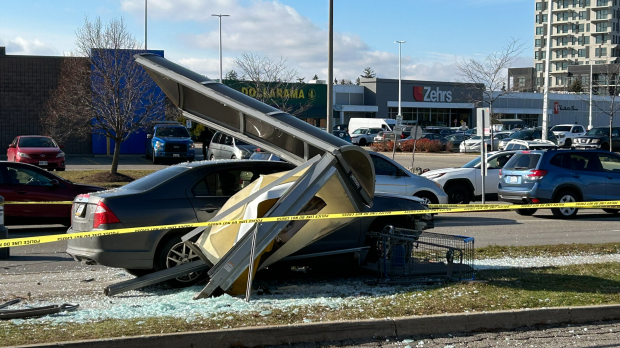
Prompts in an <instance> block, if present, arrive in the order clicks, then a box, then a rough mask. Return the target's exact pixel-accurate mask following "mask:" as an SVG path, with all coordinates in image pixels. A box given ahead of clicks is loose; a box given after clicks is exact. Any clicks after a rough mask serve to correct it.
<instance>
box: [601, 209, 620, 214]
mask: <svg viewBox="0 0 620 348" xmlns="http://www.w3.org/2000/svg"><path fill="white" fill-rule="evenodd" d="M603 211H604V212H606V213H608V214H618V213H620V209H603Z"/></svg>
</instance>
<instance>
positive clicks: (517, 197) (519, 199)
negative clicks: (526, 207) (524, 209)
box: [497, 190, 553, 204]
mask: <svg viewBox="0 0 620 348" xmlns="http://www.w3.org/2000/svg"><path fill="white" fill-rule="evenodd" d="M497 198H498V200H500V201H502V202H510V203H514V204H536V203H552V202H553V200H551V199H547V198H540V197H537V196H534V195H532V191H512V190H511V191H506V190H498V192H497ZM534 200H536V202H535V201H534Z"/></svg>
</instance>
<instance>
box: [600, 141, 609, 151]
mask: <svg viewBox="0 0 620 348" xmlns="http://www.w3.org/2000/svg"><path fill="white" fill-rule="evenodd" d="M601 150H606V151H611V149H610V148H609V144H607V143H605V144H603V145H601Z"/></svg>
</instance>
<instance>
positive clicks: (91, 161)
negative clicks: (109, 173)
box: [82, 157, 102, 165]
mask: <svg viewBox="0 0 620 348" xmlns="http://www.w3.org/2000/svg"><path fill="white" fill-rule="evenodd" d="M82 158H83V159H85V160H87V161H88V162H90V163H94V164H98V165H101V164H102V163H99V162H96V161H93V160H90V159H88V158H86V157H82Z"/></svg>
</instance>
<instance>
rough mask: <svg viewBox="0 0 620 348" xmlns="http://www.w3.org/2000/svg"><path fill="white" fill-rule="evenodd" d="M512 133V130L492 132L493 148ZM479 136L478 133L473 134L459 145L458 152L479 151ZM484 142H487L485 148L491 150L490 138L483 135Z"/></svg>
mask: <svg viewBox="0 0 620 348" xmlns="http://www.w3.org/2000/svg"><path fill="white" fill-rule="evenodd" d="M510 134H512V132H497V133H493V148H495V149H497V147H498V146H499V142H500V141H502V140H503V139H506V138H508V137H509V136H510ZM480 142H481V137H480V136H479V135H476V136H473V137H471V138H469V139H467V140H465V141H463V142H462V143H461V144H460V145H459V152H480ZM484 143H485V144H487V149H488V150H489V151H491V139H490V138H489V137H488V136H485V138H484Z"/></svg>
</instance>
